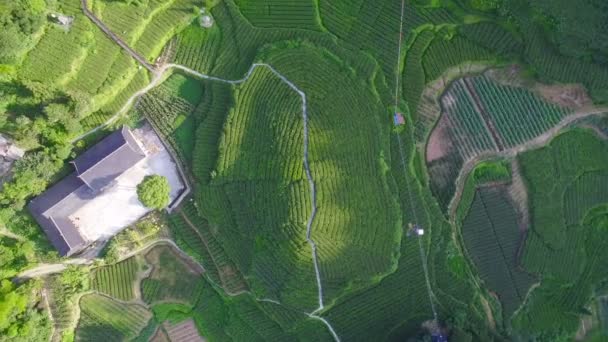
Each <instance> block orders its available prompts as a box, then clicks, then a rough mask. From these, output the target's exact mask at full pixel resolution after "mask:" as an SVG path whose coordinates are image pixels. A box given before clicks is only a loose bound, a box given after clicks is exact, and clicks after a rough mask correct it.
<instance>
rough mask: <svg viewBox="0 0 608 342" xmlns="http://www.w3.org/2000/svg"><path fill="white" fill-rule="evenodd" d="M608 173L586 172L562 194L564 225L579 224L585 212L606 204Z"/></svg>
mask: <svg viewBox="0 0 608 342" xmlns="http://www.w3.org/2000/svg"><path fill="white" fill-rule="evenodd" d="M607 188H608V172H606V171H598V172H588V173H584V174H582V175H581V176H580V177H578V178H577V179H576V180H575V181H574V182H572V184H570V186H568V188H567V189H566V192H565V193H564V220H565V221H566V225H568V226H570V225H577V224H580V223H581V221H582V220H583V218H585V215H586V214H587V212H588V211H589V210H591V209H593V208H594V207H596V206H598V205H600V204H605V203H608V190H606V189H607Z"/></svg>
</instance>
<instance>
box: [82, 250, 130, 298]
mask: <svg viewBox="0 0 608 342" xmlns="http://www.w3.org/2000/svg"><path fill="white" fill-rule="evenodd" d="M141 267H142V265H141V263H140V261H139V259H138V257H136V256H134V257H131V258H129V259H127V260H124V261H121V262H119V263H117V264H114V265H110V266H104V267H100V268H98V269H96V270H95V271H94V272H93V274H92V276H91V288H92V289H94V290H95V291H99V292H101V293H103V294H107V295H108V296H111V297H114V298H118V299H121V300H124V301H129V300H131V299H133V298H135V291H136V289H135V288H134V287H135V280H136V279H137V274H138V273H139V272H140V271H141Z"/></svg>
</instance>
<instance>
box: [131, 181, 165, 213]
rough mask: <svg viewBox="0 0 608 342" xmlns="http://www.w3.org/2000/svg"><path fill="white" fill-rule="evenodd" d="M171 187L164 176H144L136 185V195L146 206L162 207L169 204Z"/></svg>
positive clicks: (152, 207)
mask: <svg viewBox="0 0 608 342" xmlns="http://www.w3.org/2000/svg"><path fill="white" fill-rule="evenodd" d="M170 191H171V187H170V186H169V181H168V180H167V178H166V177H163V176H159V175H152V176H146V177H144V180H142V181H141V183H139V184H138V185H137V197H138V199H139V201H140V202H141V203H142V204H143V205H145V206H146V207H148V208H151V209H162V208H164V207H166V206H167V205H169V201H170V198H169V192H170Z"/></svg>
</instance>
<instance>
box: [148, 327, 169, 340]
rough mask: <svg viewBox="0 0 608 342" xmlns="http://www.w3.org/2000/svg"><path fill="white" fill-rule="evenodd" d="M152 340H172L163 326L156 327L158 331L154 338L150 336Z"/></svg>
mask: <svg viewBox="0 0 608 342" xmlns="http://www.w3.org/2000/svg"><path fill="white" fill-rule="evenodd" d="M150 342H171V341H170V340H169V337H167V334H166V333H165V331H164V330H163V329H161V328H158V329H156V333H155V334H154V336H152V338H150Z"/></svg>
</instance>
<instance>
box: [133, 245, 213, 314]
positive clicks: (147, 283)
mask: <svg viewBox="0 0 608 342" xmlns="http://www.w3.org/2000/svg"><path fill="white" fill-rule="evenodd" d="M145 258H146V261H147V263H148V264H149V265H154V266H153V269H152V272H151V273H150V275H149V276H148V277H146V278H145V279H144V280H143V281H142V282H141V291H142V298H143V300H144V301H146V302H147V303H152V304H153V303H155V302H162V301H171V302H186V303H188V302H189V300H190V299H191V298H195V297H196V295H197V292H198V287H199V286H198V285H199V283H200V282H201V281H202V279H201V277H200V274H199V273H198V272H199V270H196V269H192V268H191V266H190V267H189V266H188V265H186V264H185V263H184V262H183V261H182V260H180V259H179V257H178V256H176V255H175V254H174V252H173V250H172V249H171V248H169V247H165V246H159V247H155V248H154V249H152V250H150V251H149V252H148V253H147V254H146V256H145Z"/></svg>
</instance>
